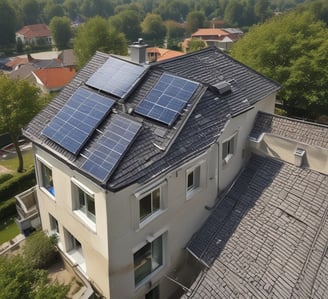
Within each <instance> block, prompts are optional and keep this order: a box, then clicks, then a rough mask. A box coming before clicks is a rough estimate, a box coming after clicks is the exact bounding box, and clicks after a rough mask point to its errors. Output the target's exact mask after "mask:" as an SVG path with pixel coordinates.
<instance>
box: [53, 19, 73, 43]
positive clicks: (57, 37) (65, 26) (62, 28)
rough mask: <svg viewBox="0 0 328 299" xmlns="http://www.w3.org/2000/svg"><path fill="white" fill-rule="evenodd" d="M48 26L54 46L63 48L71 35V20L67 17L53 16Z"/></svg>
mask: <svg viewBox="0 0 328 299" xmlns="http://www.w3.org/2000/svg"><path fill="white" fill-rule="evenodd" d="M49 28H50V30H51V33H52V37H53V39H54V41H55V44H56V46H57V47H58V48H59V49H64V48H65V47H67V46H68V43H69V41H70V39H71V37H72V31H71V21H70V19H69V18H68V17H54V18H52V19H51V21H50V24H49Z"/></svg>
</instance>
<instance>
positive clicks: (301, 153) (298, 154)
mask: <svg viewBox="0 0 328 299" xmlns="http://www.w3.org/2000/svg"><path fill="white" fill-rule="evenodd" d="M294 156H295V162H294V164H295V166H297V167H301V166H302V164H303V162H304V158H305V150H304V149H302V148H297V149H296V150H295V153H294Z"/></svg>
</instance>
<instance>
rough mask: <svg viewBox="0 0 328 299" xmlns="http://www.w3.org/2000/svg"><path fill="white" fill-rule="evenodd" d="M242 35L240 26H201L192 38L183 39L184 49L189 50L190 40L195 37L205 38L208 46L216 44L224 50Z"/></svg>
mask: <svg viewBox="0 0 328 299" xmlns="http://www.w3.org/2000/svg"><path fill="white" fill-rule="evenodd" d="M242 35H243V32H242V31H241V30H240V29H238V28H200V29H198V30H197V31H196V32H195V33H193V34H192V35H191V37H190V38H186V39H185V40H184V41H183V43H182V49H183V51H184V52H187V51H188V48H189V45H188V44H189V41H190V40H191V39H193V38H195V39H201V40H203V41H204V42H205V43H206V45H207V46H208V47H209V46H215V47H218V48H220V49H222V50H228V49H229V48H230V47H231V45H232V44H233V43H234V42H235V41H236V40H238V39H239V38H241V37H242Z"/></svg>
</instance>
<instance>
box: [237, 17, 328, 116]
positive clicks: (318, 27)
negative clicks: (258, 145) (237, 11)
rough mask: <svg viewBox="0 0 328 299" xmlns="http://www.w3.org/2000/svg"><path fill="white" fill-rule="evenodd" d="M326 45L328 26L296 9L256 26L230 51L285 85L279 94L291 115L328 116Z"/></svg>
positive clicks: (242, 60)
mask: <svg viewBox="0 0 328 299" xmlns="http://www.w3.org/2000/svg"><path fill="white" fill-rule="evenodd" d="M327 47H328V29H327V28H326V27H325V25H324V24H323V23H322V22H316V21H315V19H314V17H313V15H311V14H310V13H309V12H297V11H294V12H290V13H287V14H284V15H281V16H279V17H274V18H272V19H270V20H269V21H267V22H266V23H264V24H263V25H257V26H253V27H252V28H251V30H250V31H249V32H248V33H247V34H246V35H245V36H244V37H243V38H242V39H241V40H239V41H238V42H236V43H235V44H234V45H233V47H232V49H231V54H232V56H233V57H235V58H236V59H238V60H240V61H241V62H243V63H245V64H247V65H249V66H250V67H252V68H254V69H255V70H257V71H259V72H261V73H263V74H264V75H266V76H268V77H270V78H272V79H274V80H276V81H277V82H279V83H281V84H282V89H281V91H280V93H279V96H280V97H281V99H282V100H283V101H284V104H285V108H286V110H287V112H288V114H289V115H293V114H294V115H295V114H298V115H299V116H302V117H304V116H307V117H309V116H310V117H316V116H319V115H321V114H326V115H328V85H327V82H328V52H327ZM297 109H302V110H303V111H304V112H300V111H298V110H297ZM309 111H311V112H312V115H309Z"/></svg>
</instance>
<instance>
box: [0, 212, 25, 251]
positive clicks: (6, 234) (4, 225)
mask: <svg viewBox="0 0 328 299" xmlns="http://www.w3.org/2000/svg"><path fill="white" fill-rule="evenodd" d="M19 233H20V232H19V229H18V226H17V225H16V223H15V218H14V217H10V218H8V219H6V220H4V221H3V222H2V221H1V222H0V244H2V243H4V242H7V241H9V240H11V239H12V238H14V237H16V236H17V235H18V234H19Z"/></svg>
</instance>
